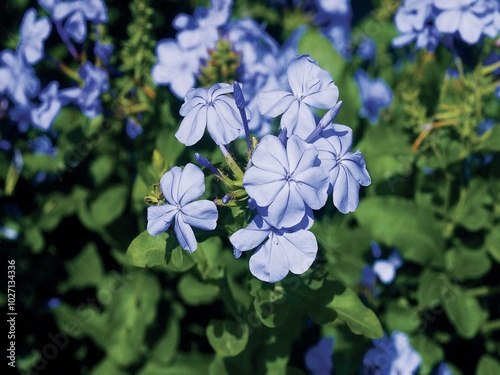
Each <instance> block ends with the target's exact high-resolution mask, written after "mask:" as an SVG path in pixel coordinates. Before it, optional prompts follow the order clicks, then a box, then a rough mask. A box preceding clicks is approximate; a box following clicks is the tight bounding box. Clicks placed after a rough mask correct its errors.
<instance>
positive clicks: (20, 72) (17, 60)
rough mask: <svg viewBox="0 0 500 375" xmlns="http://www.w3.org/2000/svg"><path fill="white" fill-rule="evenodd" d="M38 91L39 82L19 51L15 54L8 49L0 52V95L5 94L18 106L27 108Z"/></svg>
mask: <svg viewBox="0 0 500 375" xmlns="http://www.w3.org/2000/svg"><path fill="white" fill-rule="evenodd" d="M39 90H40V81H39V80H38V78H37V77H36V76H35V72H34V70H33V68H32V67H31V66H30V65H28V64H26V62H25V59H24V57H23V56H22V55H21V53H20V50H19V49H17V50H16V53H14V52H12V51H11V50H8V49H6V50H3V51H2V52H0V94H6V95H7V96H8V97H9V98H10V99H11V100H12V101H13V102H14V103H15V104H16V105H18V106H27V105H28V104H29V102H30V98H32V97H34V96H35V95H36V94H38V91H39Z"/></svg>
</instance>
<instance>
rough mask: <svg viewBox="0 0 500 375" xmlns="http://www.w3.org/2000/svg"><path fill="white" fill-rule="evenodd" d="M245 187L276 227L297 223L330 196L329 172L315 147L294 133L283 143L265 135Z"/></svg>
mask: <svg viewBox="0 0 500 375" xmlns="http://www.w3.org/2000/svg"><path fill="white" fill-rule="evenodd" d="M251 163H252V166H251V167H250V168H248V169H247V170H246V172H245V175H244V177H243V187H244V188H245V190H246V191H247V193H248V195H249V196H250V197H251V198H253V199H254V200H255V202H256V203H257V206H258V208H257V211H258V212H259V213H260V214H261V215H262V216H263V217H264V218H265V219H266V221H267V222H268V223H269V224H270V225H272V226H273V227H275V228H290V227H292V226H294V225H296V224H298V223H299V222H300V221H301V220H302V219H303V218H304V216H305V215H306V214H307V213H308V212H310V210H311V209H313V210H317V209H320V208H321V207H323V205H324V204H325V202H326V200H327V198H328V195H327V191H328V181H329V175H328V172H327V171H326V170H325V169H324V168H322V167H320V166H319V164H320V161H319V159H318V151H317V150H316V148H315V147H314V146H313V145H311V144H308V143H307V142H306V141H304V140H302V139H300V138H299V137H298V136H296V135H292V136H291V137H290V138H288V139H287V140H285V143H283V142H282V141H281V140H280V138H278V137H275V136H274V135H266V136H265V137H263V138H262V140H261V142H260V143H259V145H258V146H257V148H256V149H255V151H254V153H253V155H252V159H251Z"/></svg>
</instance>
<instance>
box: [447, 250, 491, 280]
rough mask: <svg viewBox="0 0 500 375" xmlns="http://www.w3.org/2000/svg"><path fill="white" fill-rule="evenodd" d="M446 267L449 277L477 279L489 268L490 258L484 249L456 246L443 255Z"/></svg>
mask: <svg viewBox="0 0 500 375" xmlns="http://www.w3.org/2000/svg"><path fill="white" fill-rule="evenodd" d="M445 259H446V269H447V272H448V276H449V277H450V279H454V280H467V279H479V278H481V277H482V276H484V275H486V274H487V273H488V272H489V270H490V269H491V260H490V258H489V257H488V254H487V252H486V250H476V251H472V250H466V249H464V248H457V249H453V250H450V251H448V252H447V253H446V255H445Z"/></svg>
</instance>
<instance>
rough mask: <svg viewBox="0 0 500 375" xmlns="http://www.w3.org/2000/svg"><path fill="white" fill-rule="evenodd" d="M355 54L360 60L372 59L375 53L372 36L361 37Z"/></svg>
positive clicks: (375, 46) (375, 47)
mask: <svg viewBox="0 0 500 375" xmlns="http://www.w3.org/2000/svg"><path fill="white" fill-rule="evenodd" d="M357 54H358V56H359V57H360V58H361V59H362V60H373V59H374V58H375V55H376V54H377V44H376V43H375V41H374V40H373V39H372V38H368V37H367V38H363V39H362V40H361V43H359V46H358V50H357Z"/></svg>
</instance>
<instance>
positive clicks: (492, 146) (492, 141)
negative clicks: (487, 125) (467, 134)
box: [476, 124, 500, 152]
mask: <svg viewBox="0 0 500 375" xmlns="http://www.w3.org/2000/svg"><path fill="white" fill-rule="evenodd" d="M476 150H477V151H483V152H497V151H500V126H499V125H498V124H495V125H494V126H493V127H492V128H491V130H490V131H487V132H486V133H484V135H483V136H482V137H481V143H479V144H478V145H477V148H476Z"/></svg>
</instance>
